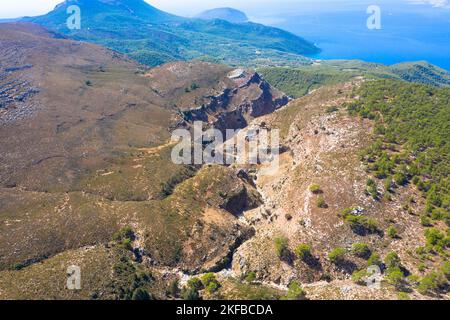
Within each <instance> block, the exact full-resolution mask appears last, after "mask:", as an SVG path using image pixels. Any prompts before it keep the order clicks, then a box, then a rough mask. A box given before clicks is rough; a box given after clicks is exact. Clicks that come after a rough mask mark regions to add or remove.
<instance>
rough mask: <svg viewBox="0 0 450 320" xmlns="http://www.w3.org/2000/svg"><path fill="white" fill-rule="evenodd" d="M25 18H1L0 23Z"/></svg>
mask: <svg viewBox="0 0 450 320" xmlns="http://www.w3.org/2000/svg"><path fill="white" fill-rule="evenodd" d="M22 19H23V18H12V19H0V23H11V22H17V21H20V20H22Z"/></svg>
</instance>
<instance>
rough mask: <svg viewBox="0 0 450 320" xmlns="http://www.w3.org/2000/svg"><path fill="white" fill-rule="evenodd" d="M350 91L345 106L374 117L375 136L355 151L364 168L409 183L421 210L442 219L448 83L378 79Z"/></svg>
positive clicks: (446, 192) (449, 148)
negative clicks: (354, 98) (420, 195)
mask: <svg viewBox="0 0 450 320" xmlns="http://www.w3.org/2000/svg"><path fill="white" fill-rule="evenodd" d="M355 94H357V95H359V96H360V99H359V100H357V101H356V102H353V103H351V104H349V105H348V106H347V107H348V110H349V111H350V113H351V114H358V115H360V116H361V117H364V118H369V119H373V120H374V121H375V135H376V139H375V142H374V143H373V144H372V145H371V146H370V147H369V148H367V149H366V150H364V151H363V152H362V153H361V159H362V161H363V162H364V163H365V164H366V166H367V170H368V171H370V172H371V173H373V174H374V176H375V177H377V178H379V179H385V180H386V181H389V184H390V185H391V184H392V183H395V186H396V187H401V186H404V185H406V184H407V183H409V182H412V183H414V184H415V185H416V186H417V188H418V189H419V190H421V191H422V192H423V196H424V197H425V198H426V215H427V216H428V217H431V218H437V219H441V220H448V216H449V214H450V213H449V206H450V185H449V176H450V108H449V105H450V88H435V87H431V86H426V85H419V84H409V83H405V82H398V81H389V80H383V81H371V82H367V83H364V84H363V85H362V87H361V88H360V89H358V91H357V92H355ZM424 223H426V224H428V222H427V221H423V223H422V224H424ZM391 231H392V232H391V234H393V233H394V232H393V230H391Z"/></svg>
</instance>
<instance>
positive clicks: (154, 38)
mask: <svg viewBox="0 0 450 320" xmlns="http://www.w3.org/2000/svg"><path fill="white" fill-rule="evenodd" d="M69 5H71V1H67V2H66V3H62V4H61V5H59V6H57V7H56V8H55V10H54V11H52V12H50V13H48V14H46V15H44V16H40V17H35V18H25V19H24V20H25V21H32V22H35V23H39V24H42V25H44V26H47V27H50V28H51V29H53V30H55V31H58V32H61V33H64V34H67V35H69V36H71V37H74V38H75V39H79V40H84V41H90V42H94V43H98V44H100V45H103V46H106V47H108V48H111V49H114V50H117V51H119V52H122V53H125V54H128V55H130V57H132V58H133V59H136V60H137V61H139V62H141V63H144V64H147V65H149V66H156V65H159V64H161V63H164V62H168V61H174V60H190V59H202V60H206V61H211V62H221V63H225V64H230V65H243V64H244V65H255V64H263V65H284V64H286V63H288V62H290V64H293V65H301V64H304V63H305V62H306V61H307V60H306V59H305V58H303V57H302V56H301V55H303V54H311V53H316V52H318V48H316V47H315V46H314V45H313V44H312V43H309V42H307V41H305V40H304V39H302V38H300V37H298V36H296V35H294V34H292V33H289V32H286V31H283V30H281V29H277V28H273V27H266V26H263V25H261V24H256V23H250V22H248V23H239V24H237V23H231V22H228V21H225V20H201V19H190V18H183V17H178V16H174V15H171V14H168V13H166V12H163V11H160V10H158V9H156V8H154V7H152V6H150V5H149V4H147V3H146V2H144V1H143V0H127V1H126V3H125V1H124V2H123V3H122V1H114V3H108V2H106V1H96V0H79V1H77V2H76V5H78V6H79V7H80V9H81V12H82V25H81V29H80V30H69V29H68V28H67V25H66V20H67V17H68V15H67V13H66V9H67V6H69Z"/></svg>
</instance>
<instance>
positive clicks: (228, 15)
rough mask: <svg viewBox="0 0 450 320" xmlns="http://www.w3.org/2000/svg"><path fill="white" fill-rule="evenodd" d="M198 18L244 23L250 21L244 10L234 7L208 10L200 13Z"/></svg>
mask: <svg viewBox="0 0 450 320" xmlns="http://www.w3.org/2000/svg"><path fill="white" fill-rule="evenodd" d="M196 18H199V19H204V20H214V19H221V20H226V21H229V22H233V23H244V22H248V21H249V19H248V17H247V15H246V14H245V13H244V12H242V11H239V10H237V9H233V8H216V9H211V10H207V11H204V12H202V13H200V14H198V15H197V16H196Z"/></svg>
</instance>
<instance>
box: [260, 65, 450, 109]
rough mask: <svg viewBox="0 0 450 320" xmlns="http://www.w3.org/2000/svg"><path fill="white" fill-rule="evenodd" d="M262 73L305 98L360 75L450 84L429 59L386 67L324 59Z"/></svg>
mask: <svg viewBox="0 0 450 320" xmlns="http://www.w3.org/2000/svg"><path fill="white" fill-rule="evenodd" d="M258 72H260V73H261V74H262V75H263V76H264V78H265V79H266V80H267V81H269V82H270V83H271V84H272V85H273V86H275V87H277V88H278V89H280V90H282V91H284V92H285V93H287V94H289V95H291V96H293V97H301V96H303V95H305V94H307V93H309V92H310V91H312V90H314V89H317V88H319V87H321V86H324V85H330V84H337V83H341V82H345V81H349V80H351V79H354V78H355V77H358V76H364V77H366V78H369V79H394V80H404V81H407V82H418V83H423V84H429V85H433V86H438V87H440V86H449V85H450V72H448V71H446V70H443V69H441V68H438V67H436V66H434V65H431V64H429V63H427V62H411V63H401V64H397V65H393V66H385V65H381V64H376V63H366V62H362V61H345V60H342V61H321V62H318V63H314V64H312V65H305V66H299V67H295V68H292V67H266V68H260V69H258ZM330 111H331V110H330Z"/></svg>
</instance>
